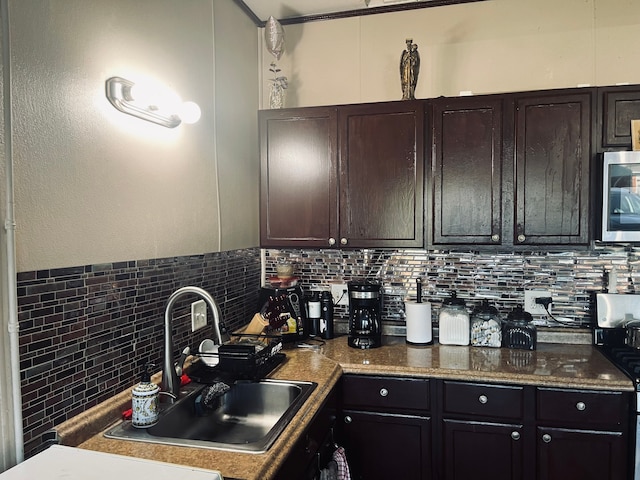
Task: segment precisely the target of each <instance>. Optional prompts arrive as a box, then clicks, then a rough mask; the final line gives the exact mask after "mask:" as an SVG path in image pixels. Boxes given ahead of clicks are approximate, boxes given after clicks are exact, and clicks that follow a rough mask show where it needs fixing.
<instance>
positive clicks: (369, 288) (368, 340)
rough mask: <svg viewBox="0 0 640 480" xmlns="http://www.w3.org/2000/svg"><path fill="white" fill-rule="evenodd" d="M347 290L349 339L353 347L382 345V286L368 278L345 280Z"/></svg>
mask: <svg viewBox="0 0 640 480" xmlns="http://www.w3.org/2000/svg"><path fill="white" fill-rule="evenodd" d="M347 291H348V292H349V339H348V340H347V343H348V345H349V346H350V347H353V348H363V349H364V348H376V347H380V346H381V345H382V287H381V285H380V284H379V283H376V282H372V281H369V280H360V281H355V280H354V281H351V282H347Z"/></svg>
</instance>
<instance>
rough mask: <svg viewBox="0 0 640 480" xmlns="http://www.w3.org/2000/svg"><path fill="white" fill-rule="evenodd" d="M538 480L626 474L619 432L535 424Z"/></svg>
mask: <svg viewBox="0 0 640 480" xmlns="http://www.w3.org/2000/svg"><path fill="white" fill-rule="evenodd" d="M537 443H538V448H537V450H538V462H537V464H538V475H537V478H538V479H539V480H567V479H568V478H579V479H580V480H620V479H625V478H627V456H626V452H627V448H626V443H625V441H624V439H623V436H622V433H619V432H599V431H593V430H589V431H581V430H570V429H562V428H544V427H539V428H538V440H537Z"/></svg>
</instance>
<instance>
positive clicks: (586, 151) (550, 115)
mask: <svg viewBox="0 0 640 480" xmlns="http://www.w3.org/2000/svg"><path fill="white" fill-rule="evenodd" d="M593 95H594V93H593V91H592V90H587V91H586V92H584V93H557V94H549V95H545V96H541V97H538V96H523V97H516V100H515V102H516V105H515V106H516V129H515V131H516V146H515V154H516V159H515V182H516V185H515V212H514V217H515V218H514V222H515V225H514V226H515V231H514V235H515V238H514V240H513V242H514V244H516V245H535V244H561V245H562V244H574V245H577V244H588V242H589V211H590V205H589V202H590V199H589V166H590V159H591V107H592V103H593V101H592V97H593Z"/></svg>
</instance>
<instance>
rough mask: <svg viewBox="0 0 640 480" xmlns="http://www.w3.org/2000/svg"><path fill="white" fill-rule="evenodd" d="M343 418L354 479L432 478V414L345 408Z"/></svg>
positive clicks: (423, 479) (345, 439)
mask: <svg viewBox="0 0 640 480" xmlns="http://www.w3.org/2000/svg"><path fill="white" fill-rule="evenodd" d="M343 421H345V422H346V424H345V425H344V426H343V432H344V445H345V450H346V452H347V459H348V460H349V465H350V466H351V474H352V475H351V478H352V479H354V480H355V479H362V480H365V479H366V480H376V479H381V480H382V479H384V480H388V479H391V478H393V479H395V478H406V479H415V480H426V479H429V478H432V477H431V421H430V419H429V418H426V417H419V416H415V415H388V414H382V413H373V412H358V411H353V410H345V411H344V412H343Z"/></svg>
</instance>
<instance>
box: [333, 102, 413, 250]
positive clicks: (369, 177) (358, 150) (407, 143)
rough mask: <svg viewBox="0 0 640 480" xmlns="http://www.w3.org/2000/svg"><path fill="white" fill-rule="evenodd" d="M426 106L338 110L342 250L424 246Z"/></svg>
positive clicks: (408, 104)
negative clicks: (347, 248)
mask: <svg viewBox="0 0 640 480" xmlns="http://www.w3.org/2000/svg"><path fill="white" fill-rule="evenodd" d="M423 121H424V114H423V103H422V102H418V101H416V102H391V103H380V104H365V105H349V106H345V107H341V108H339V110H338V132H339V134H338V135H339V144H340V161H339V164H340V175H339V186H340V235H339V242H340V245H341V246H343V247H345V246H346V247H358V248H369V247H396V248H410V247H422V246H423V245H424V233H423V232H424V222H423V218H424V191H423V189H424V142H423V139H424V131H423V130H424V124H423Z"/></svg>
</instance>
